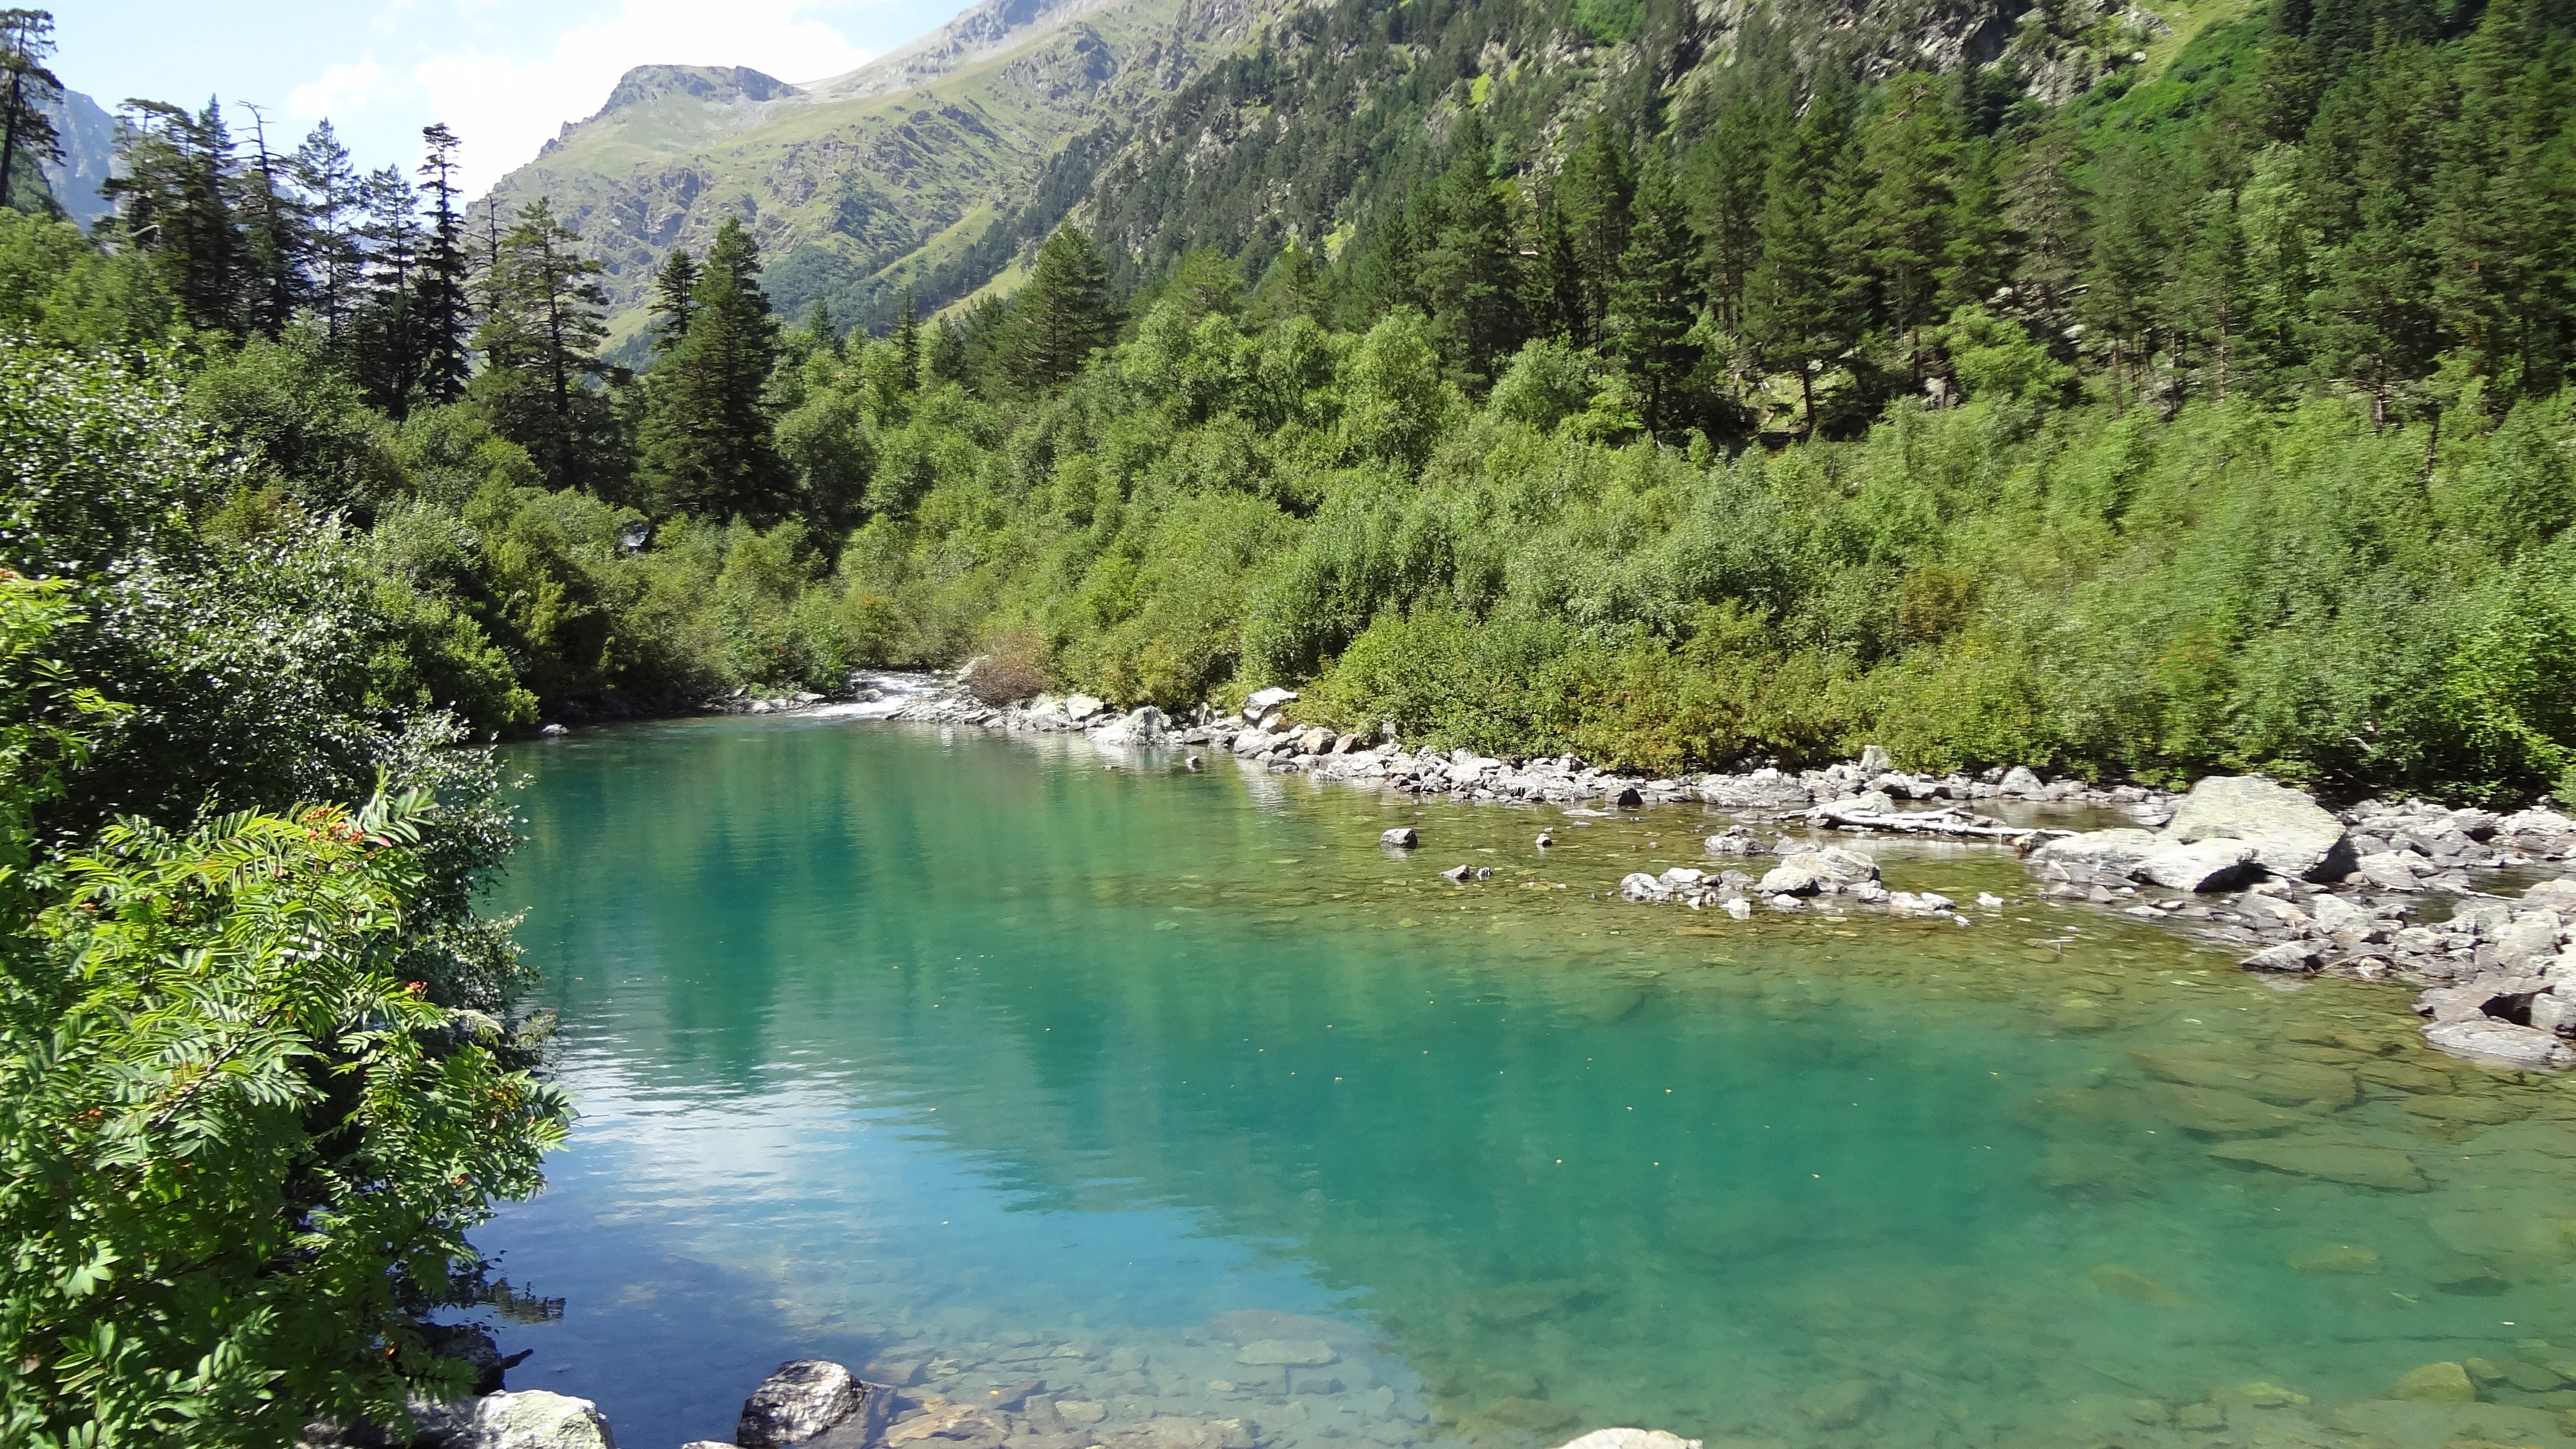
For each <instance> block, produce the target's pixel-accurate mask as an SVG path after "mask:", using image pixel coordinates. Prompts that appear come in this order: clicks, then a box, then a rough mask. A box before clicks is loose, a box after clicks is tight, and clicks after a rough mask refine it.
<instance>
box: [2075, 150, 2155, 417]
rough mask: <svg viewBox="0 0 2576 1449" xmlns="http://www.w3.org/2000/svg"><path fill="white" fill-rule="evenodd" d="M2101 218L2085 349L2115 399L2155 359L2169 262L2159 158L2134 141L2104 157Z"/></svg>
mask: <svg viewBox="0 0 2576 1449" xmlns="http://www.w3.org/2000/svg"><path fill="white" fill-rule="evenodd" d="M2101 174H2102V196H2103V204H2102V207H2101V214H2100V215H2099V216H2098V217H2097V218H2096V219H2095V222H2094V226H2093V246H2092V255H2091V257H2090V258H2089V261H2088V265H2087V266H2086V268H2085V272H2084V296H2083V300H2082V301H2081V303H2079V304H2078V306H2077V308H2076V313H2077V315H2078V316H2080V317H2082V318H2083V319H2084V341H2085V345H2086V346H2087V347H2089V348H2091V349H2093V350H2094V351H2095V352H2096V353H2097V354H2098V355H2101V356H2102V357H2103V358H2104V360H2105V363H2106V365H2107V366H2108V367H2109V368H2110V375H2111V386H2112V390H2113V395H2114V396H2115V397H2117V396H2122V395H2123V394H2122V393H2121V389H2122V388H2124V387H2125V386H2126V385H2127V378H2128V375H2129V373H2130V371H2131V369H2133V368H2135V369H2139V375H2141V376H2143V375H2144V372H2143V364H2144V363H2145V361H2146V358H2147V355H2148V354H2149V353H2150V352H2152V350H2153V347H2154V342H2153V338H2152V335H2151V334H2152V333H2153V332H2154V331H2155V327H2156V322H2157V319H2158V312H2157V306H2156V303H2157V298H2158V294H2159V293H2160V292H2161V291H2162V289H2163V285H2164V263H2165V259H2166V258H2167V256H2169V255H2170V246H2169V241H2168V238H2167V236H2166V232H2167V230H2168V227H2167V225H2166V223H2167V220H2168V218H2167V215H2166V211H2167V204H2168V203H2167V196H2166V186H2165V180H2166V178H2165V174H2164V166H2163V158H2162V154H2161V153H2160V152H2158V151H2156V150H2155V149H2154V148H2153V147H2151V146H2150V145H2149V144H2147V143H2145V142H2142V141H2133V142H2131V143H2129V144H2127V145H2125V146H2121V147H2119V148H2118V149H2116V150H2113V151H2112V152H2111V153H2110V154H2109V155H2107V156H2105V157H2103V158H2102V168H2101Z"/></svg>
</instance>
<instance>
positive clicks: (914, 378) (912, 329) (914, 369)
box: [893, 282, 921, 388]
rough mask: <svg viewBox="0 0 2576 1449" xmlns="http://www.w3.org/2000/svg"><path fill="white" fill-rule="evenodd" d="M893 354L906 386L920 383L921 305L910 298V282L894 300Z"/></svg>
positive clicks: (916, 385) (912, 386)
mask: <svg viewBox="0 0 2576 1449" xmlns="http://www.w3.org/2000/svg"><path fill="white" fill-rule="evenodd" d="M893 341H894V355H895V360H896V364H897V369H898V371H899V372H900V373H901V375H902V377H903V385H904V386H905V387H906V388H915V387H919V386H920V385H921V307H920V304H919V303H917V302H915V301H913V299H912V283H910V282H906V283H904V284H903V295H902V296H901V297H900V298H898V299H897V300H896V302H895V321H894V338H893Z"/></svg>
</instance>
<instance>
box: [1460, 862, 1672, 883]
mask: <svg viewBox="0 0 2576 1449" xmlns="http://www.w3.org/2000/svg"><path fill="white" fill-rule="evenodd" d="M1474 873H1475V871H1474V869H1473V868H1472V867H1469V866H1463V865H1453V866H1451V867H1449V868H1448V869H1447V870H1444V871H1442V872H1440V878H1441V879H1442V880H1456V881H1463V880H1465V879H1467V877H1469V876H1470V875H1473V874H1474ZM1649 879H1652V877H1649Z"/></svg>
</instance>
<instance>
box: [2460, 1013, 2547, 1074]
mask: <svg viewBox="0 0 2576 1449" xmlns="http://www.w3.org/2000/svg"><path fill="white" fill-rule="evenodd" d="M2424 1040H2426V1041H2428V1042H2431V1043H2432V1044H2433V1045H2435V1046H2437V1047H2440V1048H2441V1049H2442V1050H2444V1051H2446V1052H2458V1053H2460V1054H2462V1055H2465V1056H2473V1057H2486V1058H2489V1059H2491V1060H2494V1061H2499V1062H2504V1063H2508V1064H2510V1065H2512V1066H2517V1067H2541V1068H2545V1069H2549V1070H2553V1071H2554V1070H2556V1069H2558V1068H2560V1067H2564V1066H2568V1065H2570V1064H2571V1063H2576V1051H2571V1050H2570V1049H2569V1048H2568V1046H2567V1043H2565V1042H2563V1041H2560V1040H2559V1039H2558V1034H2557V1033H2556V1032H2550V1031H2542V1030H2541V1029H2540V1028H2538V1027H2532V1026H2517V1025H2515V1024H2514V1023H2512V1022H2510V1021H2499V1020H2497V1019H2496V1018H2494V1017H2492V1016H2477V1017H2471V1018H2469V1019H2467V1020H2465V1021H2435V1022H2429V1023H2427V1024H2426V1025H2425V1027H2424Z"/></svg>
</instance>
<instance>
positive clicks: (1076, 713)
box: [1064, 694, 1109, 724]
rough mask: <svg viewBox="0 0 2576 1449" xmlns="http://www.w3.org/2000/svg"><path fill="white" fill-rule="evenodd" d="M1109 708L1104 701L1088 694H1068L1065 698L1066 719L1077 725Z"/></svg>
mask: <svg viewBox="0 0 2576 1449" xmlns="http://www.w3.org/2000/svg"><path fill="white" fill-rule="evenodd" d="M1108 707H1109V706H1108V704H1107V703H1105V702H1104V701H1102V700H1100V699H1098V698H1095V697H1094V696H1091V695H1088V694H1068V695H1066V696H1065V697H1064V717H1065V718H1066V719H1069V720H1072V721H1073V722H1074V723H1075V724H1080V723H1082V722H1083V721H1084V720H1087V719H1089V718H1091V717H1092V716H1093V715H1096V714H1098V713H1100V712H1101V711H1102V710H1104V709H1107V708H1108Z"/></svg>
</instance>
